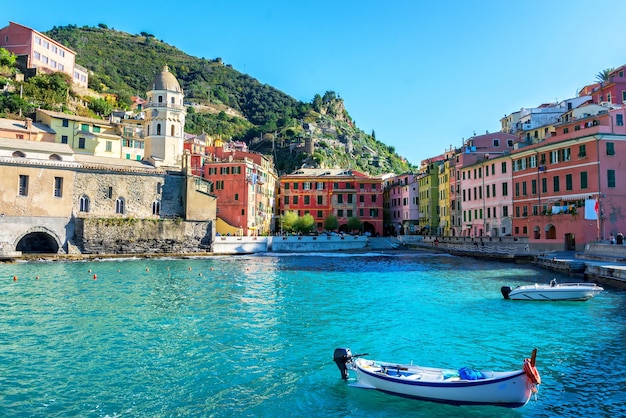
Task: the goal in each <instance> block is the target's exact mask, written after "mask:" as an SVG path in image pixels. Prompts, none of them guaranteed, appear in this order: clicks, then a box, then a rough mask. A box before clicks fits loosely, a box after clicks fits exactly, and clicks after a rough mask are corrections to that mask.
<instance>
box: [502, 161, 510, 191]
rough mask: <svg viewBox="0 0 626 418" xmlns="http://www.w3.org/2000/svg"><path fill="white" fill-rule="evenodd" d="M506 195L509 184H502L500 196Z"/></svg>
mask: <svg viewBox="0 0 626 418" xmlns="http://www.w3.org/2000/svg"><path fill="white" fill-rule="evenodd" d="M503 164H504V163H503ZM508 195H509V184H508V183H506V182H504V183H502V196H508Z"/></svg>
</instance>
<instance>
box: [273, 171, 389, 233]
mask: <svg viewBox="0 0 626 418" xmlns="http://www.w3.org/2000/svg"><path fill="white" fill-rule="evenodd" d="M278 199H279V203H278V207H279V209H280V213H279V214H280V215H284V214H285V212H288V211H293V212H296V213H297V214H298V216H304V215H305V214H310V215H311V216H313V218H314V219H315V226H316V228H317V230H318V231H320V232H321V231H323V229H324V220H325V219H326V218H327V217H328V216H329V215H334V216H335V217H336V218H337V220H338V221H339V231H345V232H350V231H349V228H348V226H347V223H348V219H350V218H358V219H359V220H360V221H361V222H362V232H369V233H371V234H372V235H375V234H378V235H381V236H382V234H383V180H382V178H381V177H368V176H366V175H365V174H363V173H360V172H358V171H354V170H337V169H299V170H297V171H295V172H294V173H292V174H288V175H284V176H281V178H280V188H279V191H278Z"/></svg>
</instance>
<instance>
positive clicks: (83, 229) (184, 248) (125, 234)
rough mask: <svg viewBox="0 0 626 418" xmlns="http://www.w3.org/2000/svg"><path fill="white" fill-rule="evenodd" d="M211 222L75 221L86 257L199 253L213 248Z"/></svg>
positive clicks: (77, 244)
mask: <svg viewBox="0 0 626 418" xmlns="http://www.w3.org/2000/svg"><path fill="white" fill-rule="evenodd" d="M212 227H213V225H212V223H211V222H187V221H183V220H179V219H175V220H167V219H166V220H163V219H154V220H152V219H132V218H130V219H129V218H105V219H101V218H100V219H95V218H85V219H82V218H80V219H76V230H75V238H76V241H75V245H76V246H77V247H78V249H79V250H80V252H82V253H84V254H171V253H197V252H206V251H210V249H211V244H212V242H211V237H212V235H213V233H212Z"/></svg>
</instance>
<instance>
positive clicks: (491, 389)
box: [334, 348, 541, 408]
mask: <svg viewBox="0 0 626 418" xmlns="http://www.w3.org/2000/svg"><path fill="white" fill-rule="evenodd" d="M536 354H537V349H535V350H533V352H532V356H531V358H529V359H525V360H524V363H523V366H522V368H521V369H519V370H513V371H502V372H496V371H484V370H472V369H469V368H461V369H458V370H452V369H443V368H433V367H422V366H417V365H413V364H398V363H393V362H385V361H377V360H368V359H366V358H364V356H367V355H368V354H355V355H353V354H352V352H351V351H350V349H349V348H337V349H335V353H334V361H335V363H336V364H337V367H338V368H339V370H340V371H341V377H342V378H343V379H345V380H348V379H349V370H351V371H354V372H355V373H356V382H355V383H353V384H352V386H356V387H360V388H365V389H375V390H379V391H381V392H385V393H389V394H392V395H397V396H402V397H405V398H412V399H419V400H424V401H432V402H438V403H446V404H452V405H496V406H503V407H508V408H518V407H522V406H524V405H526V404H527V403H528V401H529V399H530V397H531V395H532V394H533V393H536V392H537V385H539V384H540V383H541V377H540V376H539V372H538V371H537V369H536V368H535V358H536Z"/></svg>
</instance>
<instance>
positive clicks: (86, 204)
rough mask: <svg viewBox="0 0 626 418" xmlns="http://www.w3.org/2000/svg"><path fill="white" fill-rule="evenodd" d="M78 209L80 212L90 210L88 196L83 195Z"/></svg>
mask: <svg viewBox="0 0 626 418" xmlns="http://www.w3.org/2000/svg"><path fill="white" fill-rule="evenodd" d="M78 210H79V211H80V212H89V198H88V197H87V196H81V197H80V199H79V201H78Z"/></svg>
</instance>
